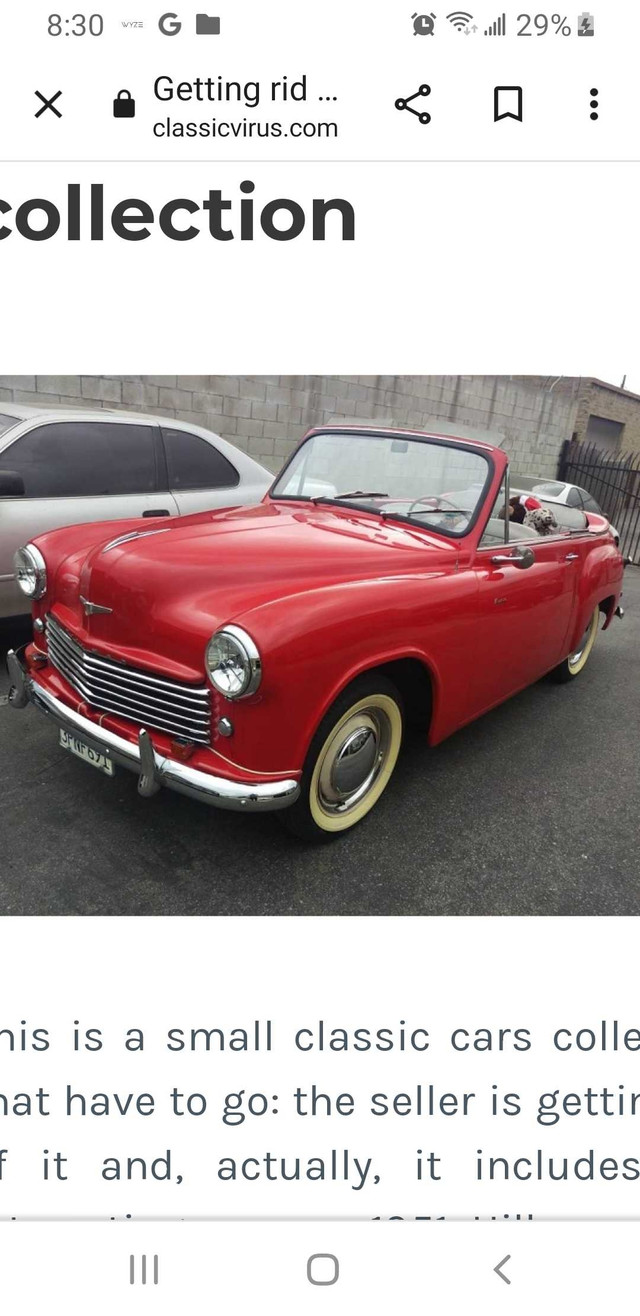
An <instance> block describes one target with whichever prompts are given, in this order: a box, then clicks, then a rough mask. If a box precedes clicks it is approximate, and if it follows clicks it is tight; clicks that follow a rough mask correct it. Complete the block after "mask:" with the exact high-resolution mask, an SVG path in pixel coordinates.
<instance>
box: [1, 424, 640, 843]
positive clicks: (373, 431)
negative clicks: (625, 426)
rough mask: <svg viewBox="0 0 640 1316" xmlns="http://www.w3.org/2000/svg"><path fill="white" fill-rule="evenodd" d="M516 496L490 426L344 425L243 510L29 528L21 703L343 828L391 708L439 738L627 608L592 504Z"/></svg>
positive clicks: (21, 559)
mask: <svg viewBox="0 0 640 1316" xmlns="http://www.w3.org/2000/svg"><path fill="white" fill-rule="evenodd" d="M517 503H518V499H517V498H515V499H514V498H513V496H512V495H510V490H509V473H508V463H507V457H506V455H505V453H504V452H503V451H502V450H501V449H499V448H495V447H493V446H492V445H490V444H488V443H479V442H471V441H470V440H466V439H456V438H451V437H443V436H441V435H437V434H423V433H415V432H409V431H398V430H384V429H377V428H370V427H366V428H365V427H363V428H357V427H355V426H347V425H344V426H342V427H325V428H322V429H315V430H312V431H311V432H310V433H309V434H307V435H306V437H305V438H304V439H303V440H302V442H301V444H300V445H299V447H298V448H297V450H296V451H295V453H294V454H293V456H292V457H291V459H290V460H289V462H288V463H287V465H286V466H285V467H284V470H283V471H282V472H281V474H280V475H279V476H278V478H277V479H276V481H275V483H274V485H273V486H272V488H271V490H270V492H269V493H268V494H267V495H266V497H265V499H264V500H263V502H262V503H260V505H259V506H257V507H251V508H246V507H240V508H236V509H227V510H223V511H212V512H206V513H198V514H197V515H195V516H189V517H183V518H180V519H179V520H178V519H177V520H175V521H172V522H171V524H169V525H167V523H166V522H149V521H148V520H144V521H142V520H136V521H131V522H127V523H123V522H122V521H118V522H108V523H104V522H103V523H101V524H95V525H80V526H74V527H71V528H67V529H63V530H54V531H52V532H51V533H49V534H45V535H41V536H40V537H39V538H38V539H36V540H35V541H34V543H32V544H29V545H28V546H27V547H26V548H24V549H21V550H19V552H18V553H17V555H16V576H17V580H18V583H19V585H20V587H21V588H22V589H23V591H24V593H25V594H26V595H28V596H29V597H30V598H31V600H32V602H33V618H34V638H33V642H32V643H31V644H29V645H28V646H27V648H26V650H25V652H24V653H22V654H17V653H14V652H11V653H10V655H9V659H8V661H9V668H10V673H11V678H12V682H13V685H12V691H11V695H10V700H11V703H12V705H13V706H14V707H15V708H23V707H25V706H26V705H27V704H28V703H29V702H30V703H32V704H33V705H34V706H35V707H36V708H38V709H39V710H41V711H42V712H43V713H45V714H46V715H48V717H49V718H50V719H51V720H52V721H53V722H54V723H56V724H57V726H58V728H59V733H60V742H61V744H62V745H63V746H64V747H65V749H67V750H70V751H71V752H73V753H75V754H76V755H78V756H80V757H81V758H82V759H84V760H85V761H86V762H87V763H91V764H93V766H94V767H96V768H99V769H101V770H102V771H103V772H104V773H106V774H108V775H113V773H114V771H116V770H117V769H118V768H119V767H124V768H129V769H132V770H133V771H134V772H136V773H137V774H138V778H139V783H138V784H139V790H140V792H141V794H142V795H152V794H154V793H155V792H156V791H157V790H159V789H160V788H161V787H162V786H167V787H170V788H172V789H174V790H177V791H181V792H183V793H184V794H186V795H190V796H193V797H195V798H196V799H199V800H203V801H206V802H208V803H210V804H213V805H217V806H219V807H221V808H226V809H237V810H241V811H244V812H246V813H249V812H251V811H253V810H257V811H262V810H269V809H272V810H282V811H283V813H282V818H283V820H284V821H286V823H287V824H288V826H289V827H290V829H291V830H293V831H295V832H296V833H298V834H301V835H302V836H304V837H306V838H311V839H318V840H322V839H327V838H329V837H332V836H335V835H336V834H339V833H341V832H346V831H348V830H349V829H350V828H351V827H353V826H355V824H356V823H358V822H360V821H361V819H362V818H364V817H365V815H366V814H368V813H369V811H370V810H371V809H372V808H373V806H374V805H375V803H376V802H377V800H379V798H380V796H381V795H382V793H383V791H384V789H385V787H386V786H387V785H388V783H389V780H390V778H391V776H392V773H393V770H394V768H395V765H396V761H397V758H398V754H399V751H400V746H401V743H402V735H403V726H404V723H405V719H410V720H411V721H413V722H419V723H421V724H422V726H423V727H424V729H425V732H426V735H427V738H428V741H429V743H430V744H431V745H436V744H437V743H438V742H439V741H441V740H443V739H444V738H445V737H446V736H449V735H451V733H452V732H453V731H456V730H457V729H458V728H459V727H461V726H464V724H465V723H466V722H470V721H471V720H472V719H473V718H476V717H479V716H480V715H481V714H482V713H485V712H486V711H487V710H488V709H490V708H493V707H494V706H495V705H496V704H499V703H500V702H501V700H504V699H507V698H508V697H509V696H510V695H513V694H515V693H516V691H518V690H522V689H523V687H525V686H527V685H529V684H530V683H531V682H534V681H537V680H538V678H539V677H541V676H543V675H544V674H545V673H547V672H551V673H552V674H553V675H554V676H555V677H556V678H557V679H558V680H560V681H573V680H575V679H576V677H578V676H579V675H580V673H581V672H582V671H583V670H584V668H585V665H586V663H587V661H588V659H589V657H590V655H591V652H592V650H593V645H594V641H595V638H596V634H597V632H598V628H599V623H600V621H601V620H602V621H603V623H604V624H603V629H605V630H606V628H607V627H608V626H609V623H610V622H611V620H612V618H613V617H614V615H616V614H618V615H620V616H621V615H622V609H621V607H620V594H621V588H622V575H623V565H624V564H623V559H622V557H621V556H620V553H619V551H618V549H617V547H616V544H615V542H614V540H613V537H612V535H611V532H610V529H609V525H608V522H607V521H606V520H605V518H604V517H602V516H596V515H591V514H588V513H584V512H582V511H576V510H574V509H571V508H564V507H562V508H559V507H558V506H556V505H554V506H553V512H554V514H555V515H557V516H561V517H562V520H561V521H560V523H559V524H558V523H557V521H556V520H555V519H554V518H553V517H552V518H549V517H547V518H546V524H545V518H544V517H543V518H542V522H540V518H539V517H538V519H537V522H536V524H535V525H534V524H527V523H526V521H527V520H528V518H527V516H526V513H525V524H520V523H519V519H518V517H515V518H512V515H511V513H512V511H513V505H514V504H517ZM538 506H539V504H538ZM534 520H535V518H534ZM541 529H542V530H543V531H544V533H540V530H541Z"/></svg>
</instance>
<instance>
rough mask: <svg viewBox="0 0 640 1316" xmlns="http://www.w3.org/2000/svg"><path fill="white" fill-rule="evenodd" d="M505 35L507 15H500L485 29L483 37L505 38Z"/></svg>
mask: <svg viewBox="0 0 640 1316" xmlns="http://www.w3.org/2000/svg"><path fill="white" fill-rule="evenodd" d="M506 35H507V15H506V14H501V15H500V17H499V18H496V21H495V23H492V24H491V26H490V27H488V28H486V30H485V36H486V37H506Z"/></svg>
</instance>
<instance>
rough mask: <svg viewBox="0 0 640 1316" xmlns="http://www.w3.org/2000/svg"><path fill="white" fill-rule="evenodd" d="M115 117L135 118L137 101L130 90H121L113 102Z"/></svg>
mask: <svg viewBox="0 0 640 1316" xmlns="http://www.w3.org/2000/svg"><path fill="white" fill-rule="evenodd" d="M113 117H114V119H135V117H136V103H135V101H134V99H133V96H132V95H131V92H130V91H119V92H118V95H117V96H116V98H115V100H114V102H113Z"/></svg>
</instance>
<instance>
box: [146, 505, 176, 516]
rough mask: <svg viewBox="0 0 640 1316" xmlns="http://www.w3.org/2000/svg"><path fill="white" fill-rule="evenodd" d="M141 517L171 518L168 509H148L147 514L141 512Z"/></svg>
mask: <svg viewBox="0 0 640 1316" xmlns="http://www.w3.org/2000/svg"><path fill="white" fill-rule="evenodd" d="M142 515H143V516H171V512H170V511H169V508H168V507H150V508H149V510H148V512H143V513H142Z"/></svg>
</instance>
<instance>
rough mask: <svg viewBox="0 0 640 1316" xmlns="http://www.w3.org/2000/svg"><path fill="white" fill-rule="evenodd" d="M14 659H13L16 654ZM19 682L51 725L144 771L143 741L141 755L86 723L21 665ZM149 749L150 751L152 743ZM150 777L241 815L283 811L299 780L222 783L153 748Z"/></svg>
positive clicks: (134, 747)
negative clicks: (151, 775) (26, 672)
mask: <svg viewBox="0 0 640 1316" xmlns="http://www.w3.org/2000/svg"><path fill="white" fill-rule="evenodd" d="M14 656H15V655H14ZM16 662H18V659H17V658H16ZM18 665H19V664H18ZM21 681H22V684H23V688H24V689H25V691H26V693H27V696H28V699H29V700H30V701H31V702H32V703H33V704H35V705H36V707H37V708H39V709H40V710H41V712H44V713H47V714H48V715H49V716H50V717H51V718H52V720H53V721H54V722H55V723H56V725H57V726H59V727H62V728H63V729H64V730H65V731H70V732H71V733H72V734H73V733H77V734H79V735H80V736H81V737H82V739H83V740H86V741H88V743H89V744H90V745H92V746H93V747H95V748H96V749H98V750H99V751H100V753H102V754H106V755H107V757H108V758H109V759H111V760H112V761H113V762H114V763H117V764H118V765H119V766H120V767H124V768H128V769H129V770H130V771H131V772H136V773H138V775H139V776H143V777H144V776H145V775H146V774H147V771H148V768H149V764H150V759H149V746H148V745H147V743H146V741H145V742H143V743H144V746H145V748H144V750H143V751H142V753H141V749H140V745H139V744H138V745H134V744H132V743H131V742H130V741H128V740H124V739H123V738H122V736H116V735H114V733H113V732H112V731H106V730H105V728H104V727H101V726H97V725H96V723H95V722H90V721H89V719H88V718H86V717H83V716H82V714H80V713H76V712H75V711H74V710H73V709H71V708H67V706H66V705H65V704H63V703H62V702H61V700H59V699H56V697H55V695H52V694H50V693H49V691H48V690H46V689H44V687H43V686H41V685H40V684H39V683H38V682H37V680H36V679H35V677H33V676H29V677H27V676H25V675H24V672H23V671H22V669H21ZM143 735H144V733H143ZM151 749H152V750H153V746H152V745H151ZM143 756H144V760H145V761H144V763H143V761H142V760H143ZM153 778H154V781H155V782H156V783H157V784H158V785H161V786H167V787H168V788H169V789H170V790H174V791H178V793H179V794H181V795H189V796H190V797H191V798H192V799H195V800H202V801H203V803H205V804H212V805H214V807H216V808H219V809H231V810H237V811H239V812H242V813H267V812H272V811H274V810H276V809H286V808H288V806H289V805H290V804H293V803H294V802H295V801H296V800H297V798H298V796H299V794H300V785H299V782H297V781H296V780H295V779H293V778H291V779H284V780H278V781H268V782H262V781H261V782H257V783H256V784H252V785H250V786H249V785H247V784H246V783H242V782H237V781H227V779H226V778H224V777H214V776H210V775H209V773H208V772H199V771H197V770H196V769H195V768H190V767H189V765H188V764H186V763H178V762H176V761H175V760H174V759H169V758H164V757H163V756H162V755H161V754H158V752H157V751H156V750H153Z"/></svg>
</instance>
